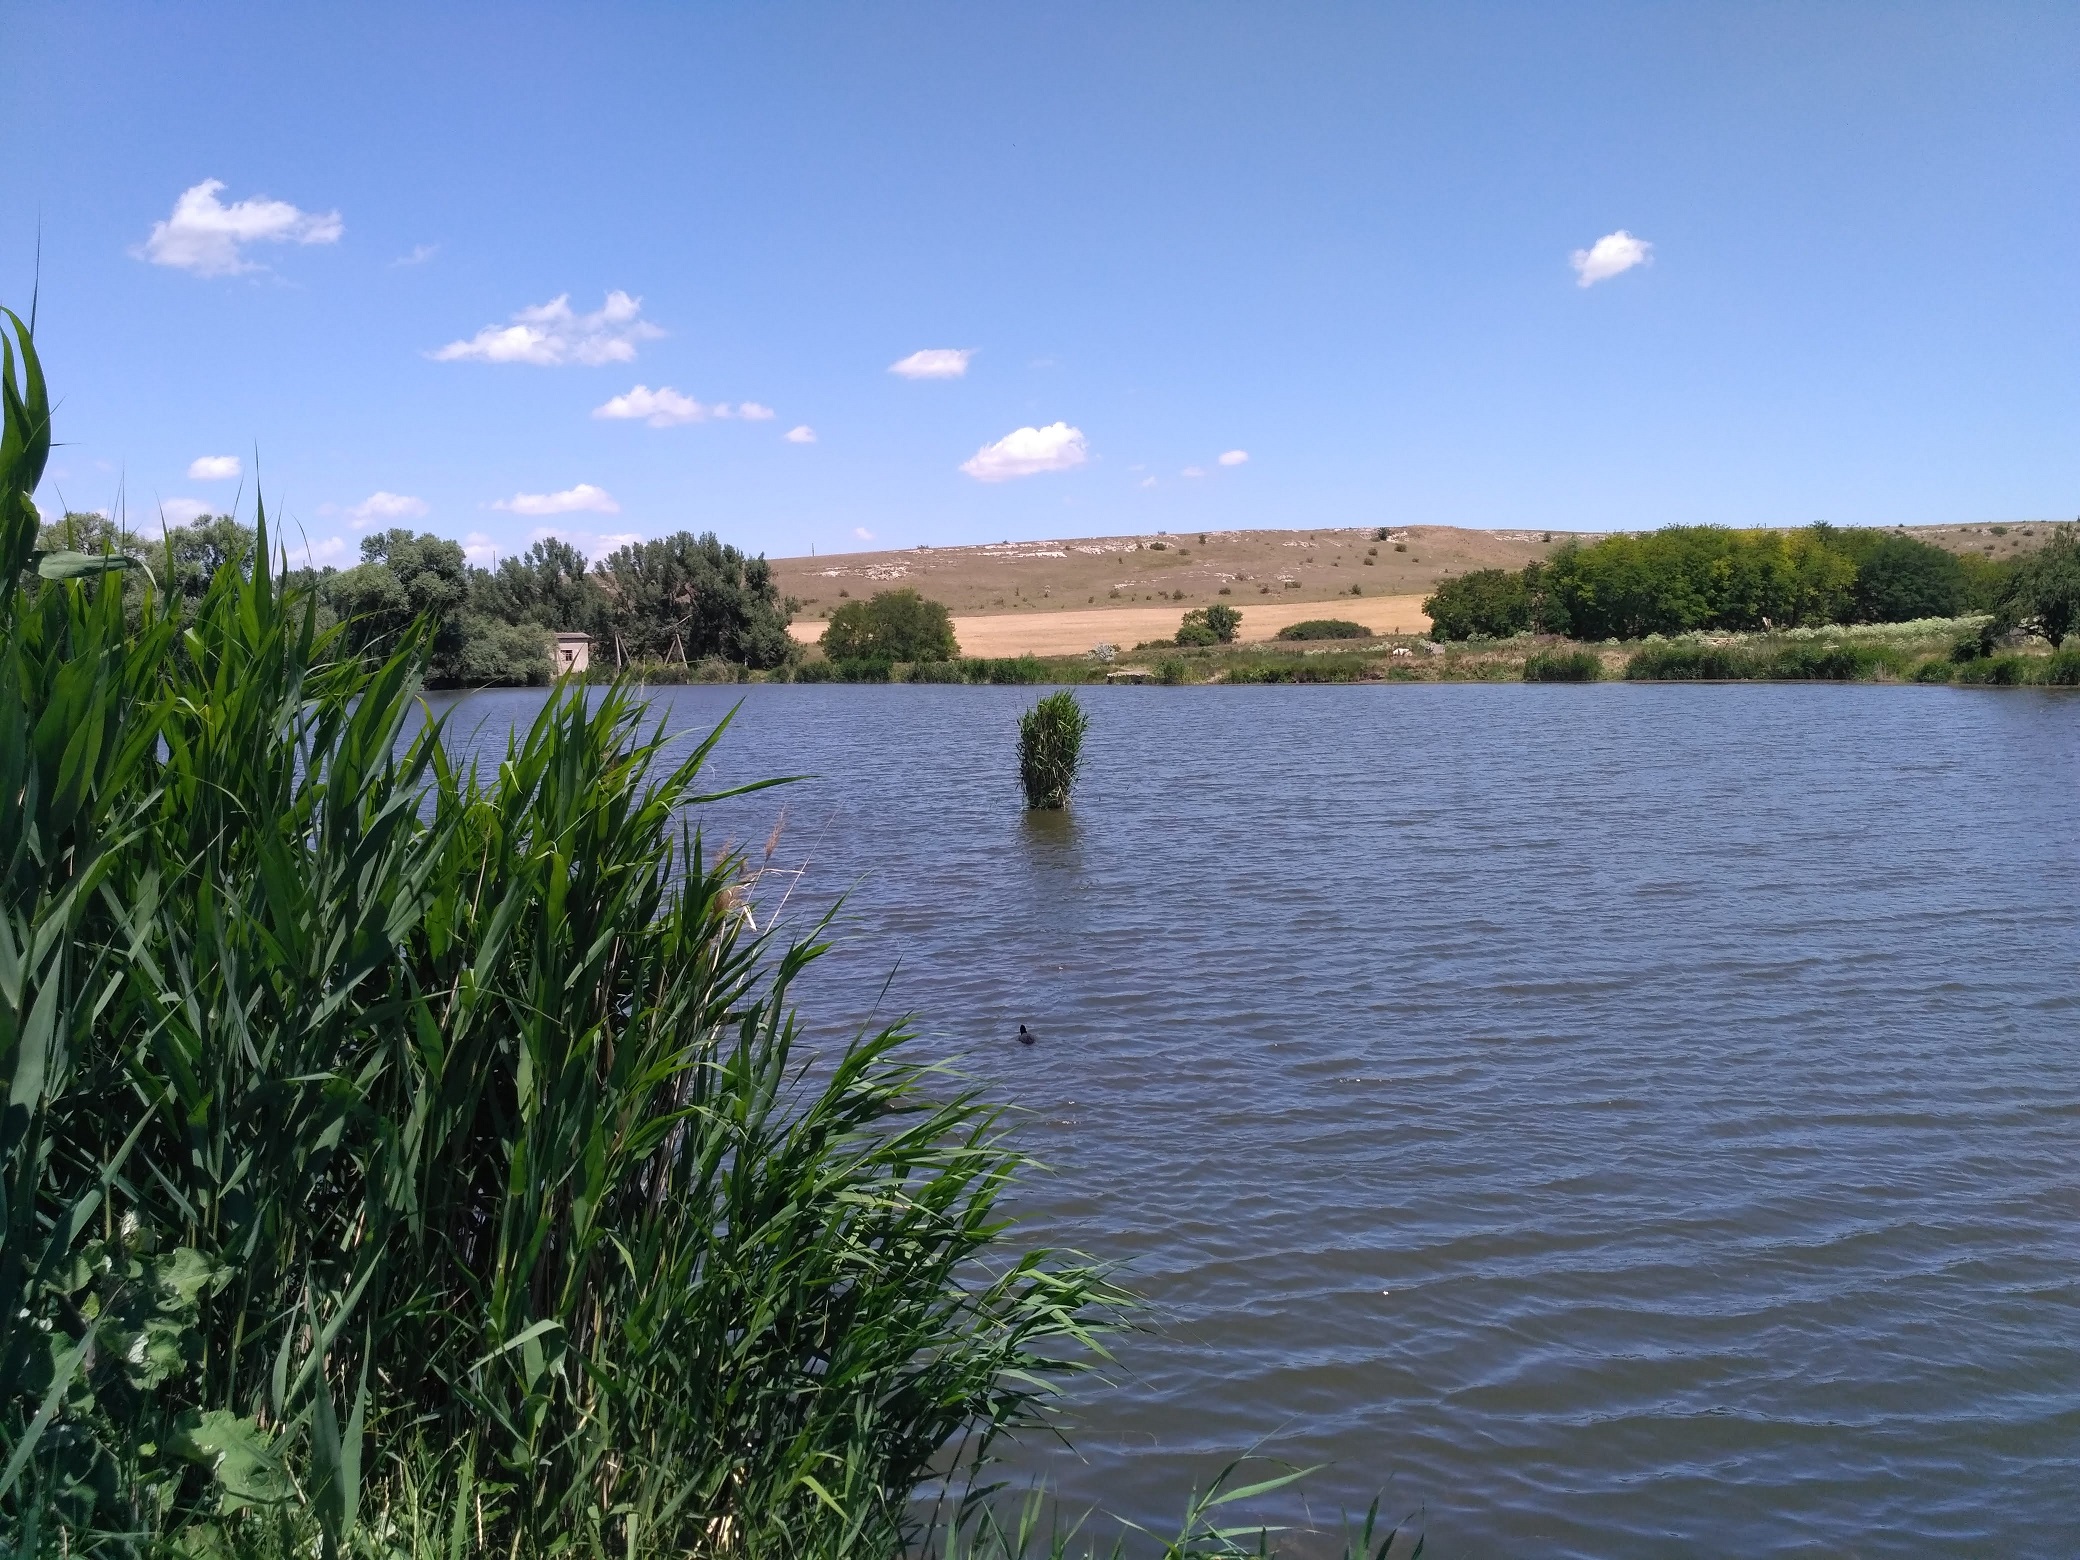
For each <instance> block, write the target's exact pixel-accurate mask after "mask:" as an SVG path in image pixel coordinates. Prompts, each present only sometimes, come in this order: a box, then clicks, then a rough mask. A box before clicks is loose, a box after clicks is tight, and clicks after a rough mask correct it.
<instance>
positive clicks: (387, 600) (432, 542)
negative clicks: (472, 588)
mask: <svg viewBox="0 0 2080 1560" xmlns="http://www.w3.org/2000/svg"><path fill="white" fill-rule="evenodd" d="M328 585H329V590H328V595H329V596H330V598H331V601H332V604H333V608H334V610H335V611H337V612H338V613H339V616H340V620H341V621H342V622H343V623H344V624H345V625H346V638H347V643H348V645H349V646H350V647H351V648H352V649H354V650H355V651H357V652H359V653H360V654H361V655H362V656H364V657H366V658H372V659H383V658H386V657H388V656H390V655H392V654H394V653H395V652H396V650H397V648H398V647H399V646H400V645H401V644H403V642H404V636H405V633H406V631H407V630H409V629H410V628H411V626H412V624H413V623H414V622H415V621H417V620H418V619H419V618H422V617H423V618H425V619H426V620H427V621H428V624H429V626H430V628H431V631H432V651H433V653H432V662H431V666H430V667H429V675H430V676H431V677H432V678H433V679H434V680H435V681H441V682H445V681H448V680H449V679H450V678H451V677H452V675H453V673H454V671H455V668H456V663H457V660H458V658H459V657H460V655H461V651H462V609H463V607H464V606H465V605H466V604H467V603H468V601H469V567H468V564H467V563H466V562H465V560H464V558H463V556H462V544H461V543H459V542H451V541H449V540H448V539H447V538H446V537H442V536H435V535H433V534H432V533H431V532H426V533H422V534H420V535H418V536H414V535H413V534H412V533H411V532H410V531H406V530H402V529H396V530H389V531H379V532H377V533H376V534H375V535H374V536H365V537H363V538H362V539H361V562H360V563H359V564H358V565H357V566H355V567H354V568H351V569H347V570H345V571H343V572H342V573H339V574H336V575H334V576H333V577H332V579H331V580H330V581H329V582H328Z"/></svg>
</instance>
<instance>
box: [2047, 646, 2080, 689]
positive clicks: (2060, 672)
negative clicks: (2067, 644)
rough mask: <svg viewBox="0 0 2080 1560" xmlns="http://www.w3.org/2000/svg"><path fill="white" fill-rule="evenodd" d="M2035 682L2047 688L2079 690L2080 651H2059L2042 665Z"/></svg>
mask: <svg viewBox="0 0 2080 1560" xmlns="http://www.w3.org/2000/svg"><path fill="white" fill-rule="evenodd" d="M2037 681H2039V682H2040V683H2042V684H2044V686H2045V687H2047V688H2080V650H2061V651H2059V652H2058V653H2057V654H2055V655H2053V656H2052V657H2051V658H2050V659H2049V660H2048V661H2046V662H2045V663H2044V665H2043V668H2042V670H2041V671H2040V672H2039V673H2038V674H2037Z"/></svg>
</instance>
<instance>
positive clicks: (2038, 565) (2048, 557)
mask: <svg viewBox="0 0 2080 1560" xmlns="http://www.w3.org/2000/svg"><path fill="white" fill-rule="evenodd" d="M1994 626H1995V628H1996V629H2007V628H2019V629H2021V630H2023V631H2024V632H2025V633H2030V634H2036V635H2039V636H2040V637H2042V638H2044V639H2048V640H2050V641H2051V648H2052V649H2054V650H2056V649H2058V648H2059V647H2060V646H2061V645H2063V644H2064V643H2065V641H2066V635H2068V634H2070V633H2072V631H2073V630H2074V628H2075V627H2076V626H2080V537H2076V536H2075V534H2074V531H2073V528H2072V527H2071V526H2061V527H2059V529H2058V530H2057V531H2056V532H2054V533H2053V535H2052V537H2051V540H2050V541H2048V542H2046V543H2045V544H2044V545H2043V546H2042V547H2040V548H2038V549H2037V550H2036V551H2035V552H2033V553H2031V554H2029V555H2028V556H2027V557H2025V558H2023V559H2022V560H2021V562H2020V563H2019V564H2017V565H2016V568H2015V573H2014V575H2013V576H2012V577H2011V578H2010V579H2009V581H2008V584H2007V588H2006V589H2005V590H2004V591H2003V592H2002V593H2001V597H2000V600H1999V602H1998V603H1997V604H1996V606H1995V607H1994Z"/></svg>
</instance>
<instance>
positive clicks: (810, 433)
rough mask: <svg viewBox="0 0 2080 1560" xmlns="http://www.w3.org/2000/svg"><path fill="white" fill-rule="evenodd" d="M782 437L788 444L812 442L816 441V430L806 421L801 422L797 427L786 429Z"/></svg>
mask: <svg viewBox="0 0 2080 1560" xmlns="http://www.w3.org/2000/svg"><path fill="white" fill-rule="evenodd" d="M784 437H785V438H786V440H787V442H788V443H789V444H814V443H815V442H816V430H815V429H814V428H812V427H810V426H809V425H808V424H807V423H803V424H802V425H801V426H800V427H798V428H790V429H788V430H787V432H786V434H785V435H784Z"/></svg>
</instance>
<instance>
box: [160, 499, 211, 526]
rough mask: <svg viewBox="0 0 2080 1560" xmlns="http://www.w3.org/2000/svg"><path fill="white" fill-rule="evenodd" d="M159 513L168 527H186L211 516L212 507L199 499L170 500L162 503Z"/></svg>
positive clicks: (163, 500)
mask: <svg viewBox="0 0 2080 1560" xmlns="http://www.w3.org/2000/svg"><path fill="white" fill-rule="evenodd" d="M159 513H160V514H162V515H164V516H165V517H166V523H167V524H168V525H186V524H188V523H189V522H190V521H193V520H200V519H201V518H202V517H203V516H204V515H206V514H209V513H210V507H209V505H207V504H205V503H204V502H203V501H202V500H201V499H199V498H168V499H162V500H161V501H160V503H159Z"/></svg>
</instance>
